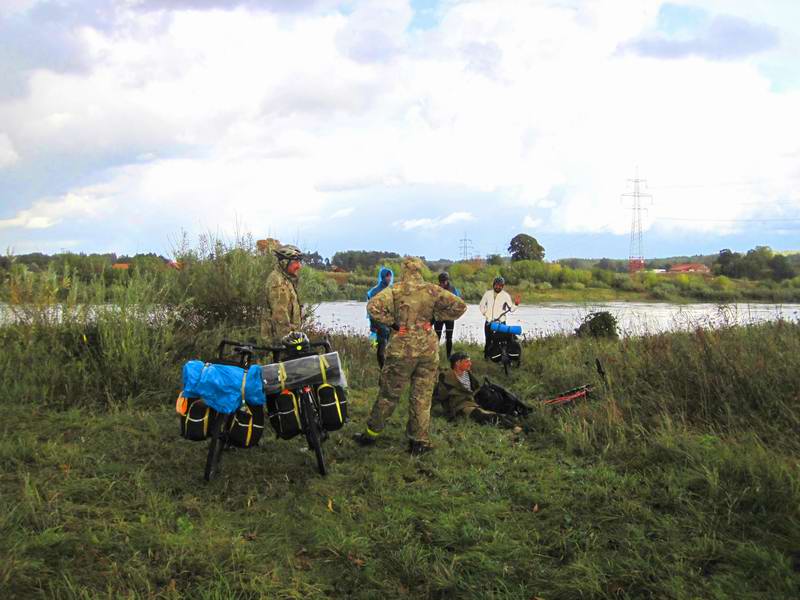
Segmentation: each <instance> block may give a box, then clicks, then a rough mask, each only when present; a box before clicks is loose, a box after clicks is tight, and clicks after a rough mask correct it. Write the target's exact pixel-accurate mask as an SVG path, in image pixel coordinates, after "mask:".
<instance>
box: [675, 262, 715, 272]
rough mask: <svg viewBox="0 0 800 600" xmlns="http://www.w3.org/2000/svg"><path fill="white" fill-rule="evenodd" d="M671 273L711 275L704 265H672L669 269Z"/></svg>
mask: <svg viewBox="0 0 800 600" xmlns="http://www.w3.org/2000/svg"><path fill="white" fill-rule="evenodd" d="M669 272H670V273H711V269H709V268H708V267H707V266H706V265H704V264H702V263H681V264H679V265H672V266H671V267H670V268H669Z"/></svg>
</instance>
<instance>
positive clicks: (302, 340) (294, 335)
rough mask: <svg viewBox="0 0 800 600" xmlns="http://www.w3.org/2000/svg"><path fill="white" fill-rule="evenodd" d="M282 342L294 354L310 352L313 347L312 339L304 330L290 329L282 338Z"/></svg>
mask: <svg viewBox="0 0 800 600" xmlns="http://www.w3.org/2000/svg"><path fill="white" fill-rule="evenodd" d="M281 344H283V345H284V347H285V348H286V349H287V350H291V353H292V354H297V353H304V352H308V351H309V349H310V348H311V340H309V339H308V336H307V335H306V334H305V333H303V332H302V331H290V332H289V333H287V334H286V335H285V336H283V337H282V338H281Z"/></svg>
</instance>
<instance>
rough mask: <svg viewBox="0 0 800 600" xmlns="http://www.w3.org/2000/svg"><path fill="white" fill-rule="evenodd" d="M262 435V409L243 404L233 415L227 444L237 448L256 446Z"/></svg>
mask: <svg viewBox="0 0 800 600" xmlns="http://www.w3.org/2000/svg"><path fill="white" fill-rule="evenodd" d="M263 433H264V407H263V406H250V405H249V404H245V405H244V406H243V407H241V408H240V409H239V410H237V411H236V413H235V414H234V415H233V422H232V423H231V428H230V430H229V431H228V443H230V444H231V445H232V446H236V447H237V448H252V447H253V446H257V445H258V442H259V440H261V435H262V434H263Z"/></svg>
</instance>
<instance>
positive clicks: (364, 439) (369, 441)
mask: <svg viewBox="0 0 800 600" xmlns="http://www.w3.org/2000/svg"><path fill="white" fill-rule="evenodd" d="M353 441H354V442H355V443H356V444H358V445H359V446H361V447H362V448H366V447H367V446H374V445H375V438H374V437H372V436H371V435H367V434H366V433H364V432H359V433H357V434H355V435H354V436H353Z"/></svg>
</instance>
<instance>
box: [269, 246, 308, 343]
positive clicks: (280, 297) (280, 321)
mask: <svg viewBox="0 0 800 600" xmlns="http://www.w3.org/2000/svg"><path fill="white" fill-rule="evenodd" d="M273 252H274V254H275V257H276V258H277V259H278V264H277V265H276V267H275V269H273V271H272V273H270V274H269V276H268V277H267V284H266V295H267V302H266V307H265V310H264V315H263V318H262V320H261V337H262V338H264V339H265V340H269V341H274V340H278V339H280V338H282V337H283V336H285V335H286V334H287V333H289V332H290V331H299V330H300V323H301V320H302V319H301V314H300V302H299V300H298V298H297V278H298V276H297V272H298V271H299V270H300V266H301V260H302V254H301V252H300V250H299V249H298V248H297V247H295V246H291V245H286V246H280V247H278V248H276V249H275V250H274V251H273Z"/></svg>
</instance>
